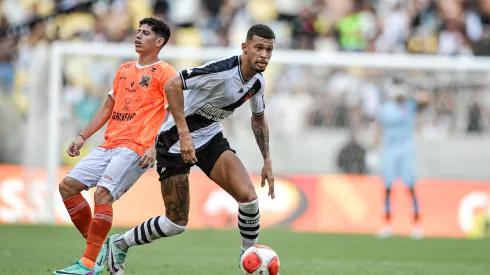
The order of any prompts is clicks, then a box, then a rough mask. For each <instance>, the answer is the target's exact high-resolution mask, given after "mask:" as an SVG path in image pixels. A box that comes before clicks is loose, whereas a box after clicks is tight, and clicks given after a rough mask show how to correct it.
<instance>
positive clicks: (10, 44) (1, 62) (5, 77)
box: [0, 14, 17, 92]
mask: <svg viewBox="0 0 490 275" xmlns="http://www.w3.org/2000/svg"><path fill="white" fill-rule="evenodd" d="M9 27H10V25H9V23H8V21H7V18H6V17H5V16H4V15H3V14H0V37H3V38H0V92H2V91H3V92H10V91H11V90H12V87H13V82H14V64H13V61H14V56H15V54H16V44H17V38H16V37H7V38H5V37H6V35H7V33H8V31H9Z"/></svg>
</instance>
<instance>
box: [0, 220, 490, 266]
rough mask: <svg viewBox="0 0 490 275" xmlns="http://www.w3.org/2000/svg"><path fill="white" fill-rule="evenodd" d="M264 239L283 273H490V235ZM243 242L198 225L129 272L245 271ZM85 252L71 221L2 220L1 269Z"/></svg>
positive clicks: (147, 251)
mask: <svg viewBox="0 0 490 275" xmlns="http://www.w3.org/2000/svg"><path fill="white" fill-rule="evenodd" d="M123 231H124V229H120V228H116V229H114V230H113V232H123ZM260 243H262V244H267V245H270V246H271V247H273V248H274V249H275V250H276V251H277V252H278V254H279V257H280V260H281V275H302V274H307V275H312V274H326V275H327V274H332V275H383V274H386V275H409V274H410V275H411V274H414V275H415V274H416V275H424V274H427V275H484V274H490V261H489V259H490V256H489V252H490V240H454V239H425V240H421V241H413V240H411V239H408V238H392V239H388V240H378V239H376V238H375V237H373V236H358V235H323V234H306V233H293V232H289V231H280V230H263V231H262V232H261V237H260ZM238 248H239V234H238V232H237V231H233V230H232V231H215V230H203V231H192V230H190V231H188V232H186V233H185V234H183V235H180V236H178V237H175V238H169V239H164V240H158V241H155V242H154V243H153V244H150V245H146V246H141V247H135V248H132V249H131V250H130V252H129V254H128V255H129V256H128V263H127V265H126V274H128V275H129V274H171V275H178V274H182V275H192V274H199V275H201V274H219V275H232V274H237V275H238V274H240V272H239V270H238V267H237V265H238ZM83 250H84V240H83V239H82V237H81V236H79V234H78V232H77V231H76V229H74V228H71V227H50V226H6V225H0V274H15V275H17V274H22V275H30V274H33V275H34V274H35V275H39V274H51V273H52V271H53V270H54V269H58V268H64V267H66V266H67V265H69V264H70V263H71V262H72V261H73V260H76V259H78V258H79V257H80V256H81V255H82V253H83ZM104 274H108V273H107V272H104Z"/></svg>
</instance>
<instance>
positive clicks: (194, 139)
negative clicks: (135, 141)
mask: <svg viewBox="0 0 490 275" xmlns="http://www.w3.org/2000/svg"><path fill="white" fill-rule="evenodd" d="M274 41H275V36H274V33H273V31H272V30H271V29H270V28H269V27H267V26H265V25H254V26H252V27H251V28H250V29H249V30H248V33H247V39H246V41H245V42H244V43H242V51H243V52H242V54H241V55H239V56H232V57H229V58H225V59H221V60H216V61H211V62H208V63H206V64H204V65H202V66H200V67H196V68H192V69H187V70H183V71H182V72H181V73H180V75H179V76H177V77H175V78H173V79H172V80H170V81H169V83H168V84H167V85H166V86H165V92H166V94H167V98H168V103H169V107H170V108H169V109H170V113H171V115H170V116H169V119H168V121H167V122H166V123H165V124H164V125H163V126H162V127H161V128H160V134H159V135H158V140H157V145H156V148H157V171H158V173H159V175H160V179H159V180H160V182H161V186H162V195H163V199H164V202H165V210H166V213H165V215H162V216H157V217H153V218H151V219H149V220H147V221H145V222H143V223H142V224H140V225H138V226H136V227H135V228H132V229H130V230H129V231H127V232H126V233H125V234H120V235H113V236H111V237H110V238H109V239H108V240H107V241H106V249H108V250H109V255H108V267H109V271H110V272H111V274H123V273H124V263H125V259H126V253H127V251H128V249H129V247H132V246H136V245H144V244H149V243H151V242H152V241H153V240H155V239H160V238H164V237H172V236H176V235H178V234H181V233H182V232H184V230H185V229H186V225H187V222H188V219H189V204H190V197H189V171H190V168H191V167H192V166H193V165H197V166H198V167H200V168H201V170H203V171H204V172H205V173H206V174H207V175H208V177H209V178H210V179H211V180H213V181H214V182H215V183H216V184H218V185H219V186H220V187H222V188H223V189H224V190H225V191H226V192H228V193H229V194H230V195H231V196H233V197H234V198H235V200H236V201H237V202H238V228H239V230H240V234H241V248H240V249H241V252H242V253H243V251H244V250H245V249H247V248H249V247H251V246H253V245H255V244H256V243H257V239H258V235H259V231H260V224H259V220H260V212H259V204H258V199H257V195H256V193H255V188H254V186H253V184H252V181H251V179H250V177H249V175H248V172H247V171H246V170H245V167H244V166H243V164H242V162H241V161H240V159H238V157H237V156H236V155H235V151H233V150H232V149H231V148H230V146H229V144H228V141H227V140H226V138H225V137H224V136H223V134H222V128H221V125H220V121H221V120H222V119H224V118H226V117H228V116H230V115H231V114H232V113H233V111H234V110H235V109H236V108H238V107H239V106H241V105H242V104H243V103H244V102H245V101H247V100H249V99H250V107H251V110H252V113H253V115H252V119H251V124H252V130H253V133H254V135H255V139H256V141H257V144H258V146H259V148H260V151H261V153H262V157H263V161H264V167H263V169H262V187H263V186H265V182H266V181H267V182H268V185H269V195H270V197H271V198H272V199H273V198H274V176H273V174H272V162H271V158H270V153H269V130H268V125H267V121H266V119H265V115H264V110H265V104H264V99H263V95H264V85H265V81H264V77H263V76H262V74H261V72H263V71H264V70H265V69H266V67H267V64H268V63H269V60H270V58H271V55H272V50H273V48H274ZM183 90H189V94H188V95H186V97H185V99H184V94H183Z"/></svg>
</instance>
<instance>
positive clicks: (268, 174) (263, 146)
mask: <svg viewBox="0 0 490 275" xmlns="http://www.w3.org/2000/svg"><path fill="white" fill-rule="evenodd" d="M252 131H253V133H254V136H255V140H256V141H257V145H258V146H259V149H260V152H261V153H262V157H263V158H264V167H263V168H262V183H261V186H262V187H264V186H265V181H266V180H267V183H268V184H269V194H268V195H269V196H271V198H272V199H274V198H275V195H274V175H273V174H272V161H271V157H270V151H269V125H268V124H267V120H266V118H265V115H264V114H260V115H252Z"/></svg>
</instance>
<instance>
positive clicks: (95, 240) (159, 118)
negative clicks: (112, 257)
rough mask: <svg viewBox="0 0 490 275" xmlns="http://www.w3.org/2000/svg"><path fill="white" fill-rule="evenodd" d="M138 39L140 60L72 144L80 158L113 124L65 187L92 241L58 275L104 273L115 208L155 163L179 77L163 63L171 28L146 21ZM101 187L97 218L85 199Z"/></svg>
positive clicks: (124, 69)
mask: <svg viewBox="0 0 490 275" xmlns="http://www.w3.org/2000/svg"><path fill="white" fill-rule="evenodd" d="M139 23H140V27H139V29H138V32H137V34H136V37H135V49H136V52H137V53H138V54H139V59H138V60H137V61H131V62H125V63H123V64H122V65H121V66H120V67H119V69H118V70H117V72H116V75H115V77H114V82H113V87H112V90H111V91H110V92H109V95H108V97H107V99H106V101H105V103H104V105H103V106H102V108H101V109H100V110H99V111H98V113H97V114H96V115H95V116H94V118H93V119H92V121H90V123H89V124H88V125H87V126H86V127H85V129H83V131H82V132H81V133H80V135H79V136H78V137H77V138H75V140H74V141H73V142H72V143H71V144H70V145H69V147H68V150H67V153H68V154H69V155H70V156H72V157H75V156H78V155H80V149H81V148H82V146H83V144H84V142H85V140H86V139H88V138H89V137H90V136H92V135H93V134H94V133H95V132H97V131H98V130H99V129H100V128H101V127H102V126H103V125H104V124H105V123H106V122H107V121H109V124H108V126H107V130H106V133H105V141H104V143H102V144H101V145H100V146H99V147H97V148H95V149H94V150H92V151H91V152H90V153H89V154H88V155H87V156H86V157H84V158H83V159H82V160H81V161H80V162H78V163H77V165H75V167H73V169H72V170H71V171H70V172H68V174H67V175H66V176H65V178H64V179H63V180H62V181H61V183H60V185H59V189H60V194H61V197H62V198H63V202H64V204H65V206H66V209H67V210H68V213H69V214H70V217H71V220H72V221H73V224H74V225H75V227H76V228H77V229H78V231H80V233H81V234H82V236H83V237H84V238H86V239H87V246H86V249H85V253H84V254H83V257H82V258H81V259H80V260H79V261H76V262H74V264H73V265H72V266H69V267H67V268H65V269H62V270H56V271H55V272H54V273H53V274H84V275H88V274H98V273H100V272H102V271H103V268H104V263H105V261H106V259H105V257H106V253H103V251H102V253H100V256H97V255H98V254H99V252H100V251H101V249H102V245H103V243H104V240H105V238H106V237H107V234H108V233H109V231H110V229H111V226H112V204H113V203H114V201H116V200H117V199H119V198H120V197H121V196H122V195H123V194H124V193H125V192H126V191H128V189H130V188H131V187H132V186H133V185H134V184H135V182H136V181H137V180H138V179H139V177H140V176H141V175H142V174H143V173H145V171H146V170H148V169H149V168H151V167H153V165H154V163H155V155H156V152H155V146H154V143H155V139H156V135H157V132H158V128H159V127H160V126H161V125H162V123H163V121H164V117H165V113H166V111H165V108H166V106H167V99H166V97H165V91H164V86H165V84H166V83H167V82H168V81H169V80H170V79H172V78H173V77H174V76H176V75H177V73H176V71H175V69H174V68H173V67H172V66H170V65H169V64H167V63H165V62H163V61H161V60H159V59H158V54H159V52H160V50H161V49H162V47H163V46H164V45H165V44H166V43H167V42H168V40H169V38H170V28H169V26H168V25H167V24H165V22H163V21H161V20H158V19H155V18H145V19H143V20H141V21H140V22H139ZM95 186H97V189H96V191H95V194H94V201H95V207H94V215H93V216H92V212H91V209H90V206H89V204H88V202H87V201H86V200H85V199H84V197H83V196H82V195H81V194H80V192H82V191H83V190H87V189H89V188H92V187H95Z"/></svg>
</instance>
